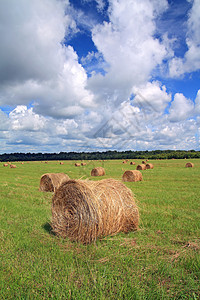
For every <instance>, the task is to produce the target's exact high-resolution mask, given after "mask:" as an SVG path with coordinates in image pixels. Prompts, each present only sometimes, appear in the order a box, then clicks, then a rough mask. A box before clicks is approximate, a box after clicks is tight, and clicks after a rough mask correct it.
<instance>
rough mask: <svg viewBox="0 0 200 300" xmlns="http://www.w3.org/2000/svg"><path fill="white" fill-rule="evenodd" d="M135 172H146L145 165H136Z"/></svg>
mask: <svg viewBox="0 0 200 300" xmlns="http://www.w3.org/2000/svg"><path fill="white" fill-rule="evenodd" d="M136 169H137V170H146V165H145V164H141V165H138V166H137V168H136Z"/></svg>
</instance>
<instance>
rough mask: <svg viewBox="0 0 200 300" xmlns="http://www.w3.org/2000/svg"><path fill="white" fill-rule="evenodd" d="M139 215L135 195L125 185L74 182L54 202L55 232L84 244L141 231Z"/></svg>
mask: <svg viewBox="0 0 200 300" xmlns="http://www.w3.org/2000/svg"><path fill="white" fill-rule="evenodd" d="M138 222H139V212H138V208H137V205H136V203H135V200H134V197H133V194H132V192H131V190H130V189H128V188H127V187H126V186H125V185H124V184H123V183H122V182H120V181H117V180H114V179H104V180H100V181H89V180H70V181H68V182H66V183H64V184H62V185H61V186H60V188H59V189H58V190H57V191H56V193H55V194H54V196H53V199H52V224H51V226H52V229H53V231H54V232H55V233H56V234H57V235H59V236H61V237H63V238H66V237H68V238H69V239H70V240H72V241H79V242H81V243H83V244H88V243H91V242H92V241H95V240H96V239H97V238H102V237H104V236H107V235H114V234H117V233H118V232H121V231H122V232H126V233H127V232H129V231H133V230H136V229H137V228H138Z"/></svg>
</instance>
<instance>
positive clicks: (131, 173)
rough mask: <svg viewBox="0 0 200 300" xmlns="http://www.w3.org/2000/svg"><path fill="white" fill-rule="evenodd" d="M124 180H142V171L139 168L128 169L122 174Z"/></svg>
mask: <svg viewBox="0 0 200 300" xmlns="http://www.w3.org/2000/svg"><path fill="white" fill-rule="evenodd" d="M122 180H123V181H129V182H136V181H142V180H143V178H142V173H141V172H140V171H137V170H127V171H125V172H124V174H123V176H122Z"/></svg>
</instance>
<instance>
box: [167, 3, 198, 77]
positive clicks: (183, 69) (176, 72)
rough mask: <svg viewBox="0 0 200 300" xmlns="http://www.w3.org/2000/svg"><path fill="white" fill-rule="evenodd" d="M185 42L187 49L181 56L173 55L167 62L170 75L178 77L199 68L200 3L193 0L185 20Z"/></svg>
mask: <svg viewBox="0 0 200 300" xmlns="http://www.w3.org/2000/svg"><path fill="white" fill-rule="evenodd" d="M187 28H188V30H187V36H186V44H187V47H188V50H187V51H186V53H185V55H184V57H183V58H181V57H174V58H173V59H172V60H171V61H170V63H169V74H170V76H171V77H180V76H181V75H184V74H185V73H188V72H193V71H197V70H199V69H200V35H199V28H200V3H199V0H194V1H193V5H192V8H191V11H190V13H189V17H188V22H187Z"/></svg>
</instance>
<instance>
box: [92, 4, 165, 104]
mask: <svg viewBox="0 0 200 300" xmlns="http://www.w3.org/2000/svg"><path fill="white" fill-rule="evenodd" d="M166 8H167V2H166V1H165V0H163V1H159V2H158V1H153V2H152V1H149V0H145V1H142V2H141V1H139V0H138V1H131V0H127V1H122V0H121V1H110V8H109V18H110V22H104V23H103V24H101V25H97V26H95V27H94V29H93V31H92V38H93V41H94V43H95V45H96V47H97V49H98V51H99V52H100V53H102V55H103V57H104V60H105V61H106V62H107V64H108V67H107V69H106V70H105V71H106V75H105V76H101V75H95V74H94V75H93V76H92V77H91V79H90V80H89V87H90V89H91V90H92V91H93V92H94V94H97V95H98V96H99V95H100V97H101V98H103V99H106V100H109V99H111V101H114V102H115V103H117V104H119V103H120V102H122V101H124V100H126V99H127V98H128V97H129V95H130V90H131V88H132V86H133V85H138V84H142V83H144V82H146V81H148V79H149V77H150V73H151V72H152V70H153V69H154V68H155V67H157V65H159V64H161V63H162V60H163V59H164V57H165V55H166V50H165V47H164V46H163V45H162V44H161V43H160V41H159V40H158V39H156V38H155V37H154V34H155V29H156V28H155V17H156V16H158V14H159V13H161V12H162V11H164V10H165V9H166ZM127 20H128V21H127ZM100 90H101V91H102V93H100Z"/></svg>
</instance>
